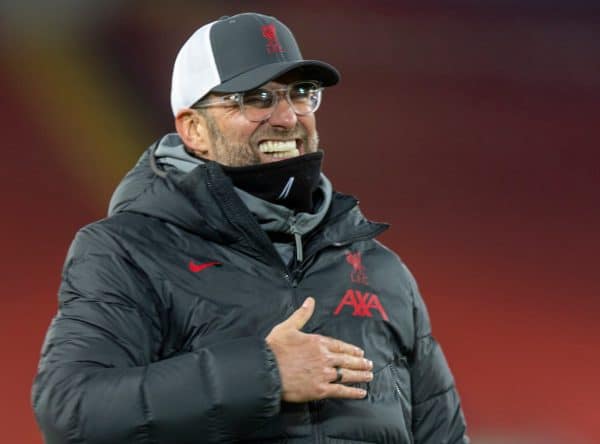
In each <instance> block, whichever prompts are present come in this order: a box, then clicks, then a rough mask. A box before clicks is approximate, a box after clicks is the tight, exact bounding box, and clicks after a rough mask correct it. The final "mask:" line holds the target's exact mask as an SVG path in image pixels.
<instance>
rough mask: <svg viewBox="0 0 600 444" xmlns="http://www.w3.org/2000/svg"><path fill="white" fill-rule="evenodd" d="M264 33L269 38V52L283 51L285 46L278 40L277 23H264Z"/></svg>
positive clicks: (262, 28)
mask: <svg viewBox="0 0 600 444" xmlns="http://www.w3.org/2000/svg"><path fill="white" fill-rule="evenodd" d="M261 30H262V35H263V37H264V38H265V39H267V54H275V53H279V52H283V48H282V47H281V45H280V44H279V41H278V40H277V33H276V31H275V25H274V24H273V23H271V24H269V25H263V26H262V27H261Z"/></svg>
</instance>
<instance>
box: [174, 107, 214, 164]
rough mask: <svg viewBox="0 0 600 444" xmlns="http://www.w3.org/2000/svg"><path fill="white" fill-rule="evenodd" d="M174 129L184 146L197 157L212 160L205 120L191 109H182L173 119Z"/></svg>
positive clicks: (210, 141)
mask: <svg viewBox="0 0 600 444" xmlns="http://www.w3.org/2000/svg"><path fill="white" fill-rule="evenodd" d="M175 128H176V129H177V134H179V137H181V140H182V141H183V143H184V145H185V146H186V147H187V149H188V150H189V151H191V152H192V153H194V155H196V156H198V157H203V158H205V159H212V140H211V138H210V133H209V131H208V125H207V122H206V118H205V117H204V116H203V115H201V114H200V113H197V112H196V111H194V110H192V109H189V108H188V109H183V110H181V111H179V113H177V116H176V117H175Z"/></svg>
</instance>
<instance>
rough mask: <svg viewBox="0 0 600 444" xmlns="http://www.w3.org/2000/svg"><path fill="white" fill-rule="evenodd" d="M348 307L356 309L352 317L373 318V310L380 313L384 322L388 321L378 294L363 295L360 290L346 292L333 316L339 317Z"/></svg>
mask: <svg viewBox="0 0 600 444" xmlns="http://www.w3.org/2000/svg"><path fill="white" fill-rule="evenodd" d="M346 305H348V306H350V307H352V308H353V309H354V311H353V312H352V316H360V317H363V318H372V317H373V314H372V313H371V310H373V309H374V310H377V311H378V312H379V315H380V316H381V317H382V318H383V320H385V321H387V320H388V315H387V313H386V312H385V310H384V308H383V306H382V305H381V302H380V301H379V297H378V296H377V295H376V294H372V293H361V292H360V291H358V290H352V289H350V290H348V291H346V294H345V295H344V296H343V297H342V300H341V301H340V303H339V304H338V306H337V308H336V309H335V311H334V312H333V315H334V316H337V315H339V314H340V312H341V311H342V309H343V308H344V307H345V306H346Z"/></svg>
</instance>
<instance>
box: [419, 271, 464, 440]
mask: <svg viewBox="0 0 600 444" xmlns="http://www.w3.org/2000/svg"><path fill="white" fill-rule="evenodd" d="M409 275H410V273H409ZM410 280H411V291H412V294H413V300H414V306H413V316H414V323H415V324H414V325H415V346H414V351H413V355H412V357H411V358H412V359H411V365H410V372H411V385H412V395H413V399H412V402H413V423H412V429H413V430H412V431H413V437H414V442H415V444H459V443H460V444H468V443H469V438H468V437H467V435H466V422H465V417H464V414H463V411H462V408H461V404H460V398H459V396H458V392H457V390H456V386H455V384H454V378H453V376H452V373H451V371H450V368H449V367H448V363H447V361H446V358H445V356H444V353H443V352H442V348H441V347H440V345H439V344H438V342H437V341H436V340H435V338H434V337H433V335H432V334H431V324H430V320H429V315H428V312H427V307H426V306H425V302H424V301H423V298H422V297H421V295H420V293H419V290H418V287H417V284H416V282H415V280H414V278H413V277H412V275H410Z"/></svg>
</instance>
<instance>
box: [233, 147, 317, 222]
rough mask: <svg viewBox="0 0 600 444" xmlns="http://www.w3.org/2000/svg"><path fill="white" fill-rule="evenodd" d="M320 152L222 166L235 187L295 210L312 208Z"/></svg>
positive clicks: (301, 210) (307, 210) (303, 210)
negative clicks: (247, 164)
mask: <svg viewBox="0 0 600 444" xmlns="http://www.w3.org/2000/svg"><path fill="white" fill-rule="evenodd" d="M322 161H323V151H317V152H315V153H310V154H305V155H303V156H298V157H292V158H290V159H285V160H280V161H277V162H271V163H263V164H259V165H249V166H243V167H229V166H223V171H224V172H225V174H226V175H227V176H229V178H230V179H231V181H232V182H233V185H234V186H236V187H237V188H239V189H241V190H244V191H246V192H247V193H250V194H252V195H253V196H256V197H258V198H260V199H263V200H266V201H268V202H272V203H275V204H278V205H283V206H285V207H287V208H289V209H291V210H294V211H296V212H305V213H311V212H312V211H313V194H314V192H315V191H316V190H317V188H318V186H319V179H320V177H321V163H322Z"/></svg>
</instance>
